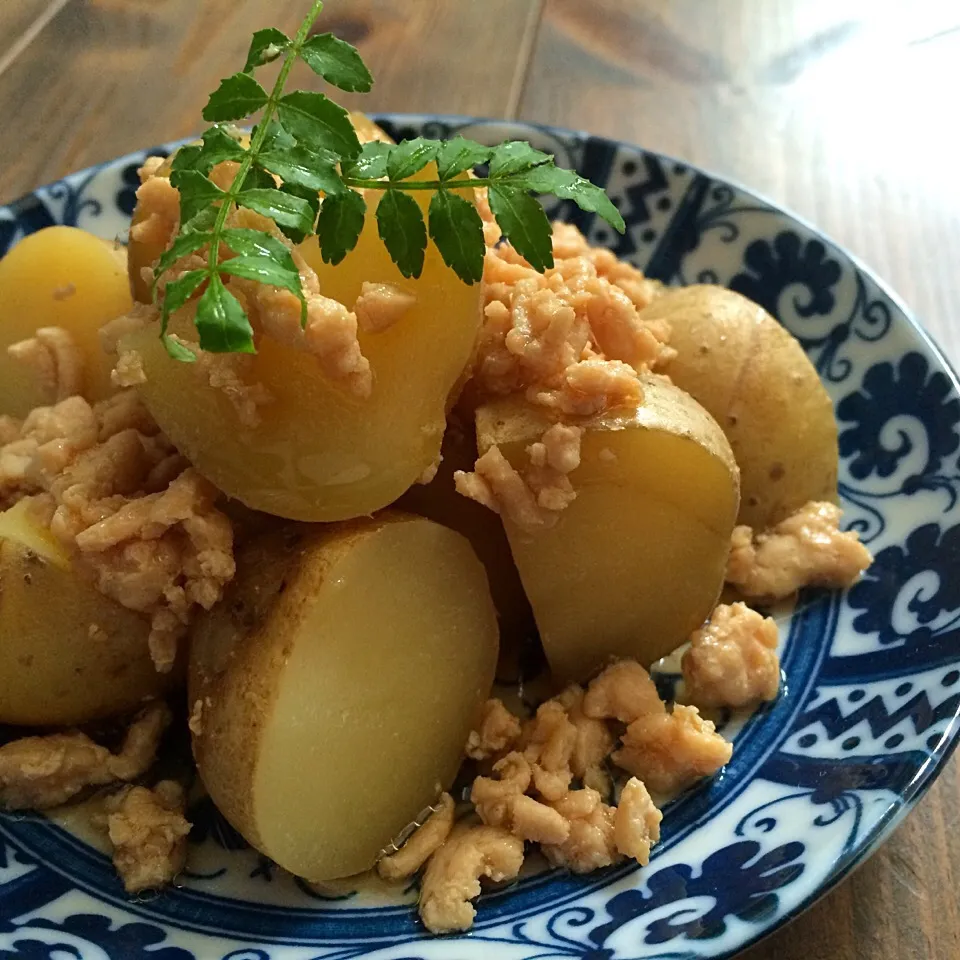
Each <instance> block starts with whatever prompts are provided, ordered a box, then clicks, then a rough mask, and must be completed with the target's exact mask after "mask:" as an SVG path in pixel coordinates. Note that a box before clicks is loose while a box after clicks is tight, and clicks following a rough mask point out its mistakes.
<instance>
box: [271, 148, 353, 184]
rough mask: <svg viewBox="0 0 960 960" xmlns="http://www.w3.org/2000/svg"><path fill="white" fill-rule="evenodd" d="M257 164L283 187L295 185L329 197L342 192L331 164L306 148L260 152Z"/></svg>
mask: <svg viewBox="0 0 960 960" xmlns="http://www.w3.org/2000/svg"><path fill="white" fill-rule="evenodd" d="M257 161H258V163H260V164H262V165H263V166H264V167H265V168H266V169H267V170H269V171H270V172H271V173H275V174H276V175H277V176H278V177H280V178H281V179H282V180H283V181H284V182H285V183H296V184H297V185H298V186H301V187H305V188H306V189H308V190H313V191H323V192H324V193H329V194H333V193H342V192H343V191H344V190H345V189H346V187H344V185H343V181H342V180H341V179H340V175H339V174H338V173H337V168H336V163H335V161H333V160H332V159H329V158H328V157H323V156H320V155H318V154H315V153H312V152H311V151H310V150H307V149H306V147H302V146H299V145H298V146H293V147H279V146H278V147H276V148H275V149H273V150H261V151H260V156H259V157H258V158H257Z"/></svg>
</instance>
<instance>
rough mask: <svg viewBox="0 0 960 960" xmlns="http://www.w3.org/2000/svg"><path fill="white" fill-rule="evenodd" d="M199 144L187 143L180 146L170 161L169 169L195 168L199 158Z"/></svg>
mask: <svg viewBox="0 0 960 960" xmlns="http://www.w3.org/2000/svg"><path fill="white" fill-rule="evenodd" d="M200 150H201V147H200V144H199V143H188V144H187V145H186V146H184V147H181V148H180V149H179V150H178V151H177V152H176V153H175V154H174V155H173V160H171V161H170V171H171V172H173V171H174V170H196V169H197V161H198V160H199V159H200Z"/></svg>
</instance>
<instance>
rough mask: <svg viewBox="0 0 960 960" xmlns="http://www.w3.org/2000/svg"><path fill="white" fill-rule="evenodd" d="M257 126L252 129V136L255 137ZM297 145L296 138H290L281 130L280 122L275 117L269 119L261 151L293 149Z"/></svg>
mask: <svg viewBox="0 0 960 960" xmlns="http://www.w3.org/2000/svg"><path fill="white" fill-rule="evenodd" d="M258 130H259V125H258V126H256V127H254V128H253V135H254V136H256V135H257V131H258ZM296 145H297V140H296V137H291V136H290V134H289V133H287V131H286V130H284V129H283V126H282V125H281V123H280V121H279V120H278V119H277V118H276V117H271V118H270V120H269V121H268V122H267V132H266V135H265V136H264V138H263V146H262V147H261V149H262V150H276V149H278V148H286V147H295V146H296Z"/></svg>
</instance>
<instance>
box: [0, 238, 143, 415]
mask: <svg viewBox="0 0 960 960" xmlns="http://www.w3.org/2000/svg"><path fill="white" fill-rule="evenodd" d="M130 305H131V299H130V292H129V290H128V289H127V278H126V274H125V269H124V263H123V260H122V259H121V258H119V257H118V256H117V254H116V252H115V251H114V250H113V249H112V246H111V245H110V244H107V243H104V241H103V240H101V239H99V238H98V237H95V236H93V235H92V234H90V233H86V232H85V231H84V230H78V229H77V228H76V227H47V228H46V229H44V230H40V231H38V232H37V233H33V234H30V236H28V237H25V238H24V239H23V240H21V241H20V243H18V244H17V245H16V246H15V247H14V248H13V249H12V250H11V251H10V252H9V253H8V254H7V255H6V256H5V257H4V258H3V259H2V260H0V414H9V415H10V416H15V417H24V416H26V415H27V413H29V412H30V410H32V409H33V408H34V407H37V406H42V405H46V404H49V403H52V402H54V401H55V400H56V399H57V398H56V397H55V396H51V395H49V393H47V391H45V390H44V387H43V384H42V383H41V382H40V379H39V378H38V376H37V374H36V373H35V372H34V371H33V370H32V369H30V368H29V367H28V366H26V365H25V364H24V363H22V362H20V361H18V360H14V359H13V358H12V357H10V356H8V354H7V347H9V346H10V345H11V344H13V343H16V342H18V341H20V340H26V339H28V338H30V337H32V336H33V335H34V333H35V332H36V331H37V330H38V329H39V328H40V327H62V328H63V329H64V330H66V331H67V332H68V333H70V334H71V336H72V337H73V339H74V341H75V342H76V344H77V346H78V347H79V349H80V351H81V353H82V355H83V361H84V378H83V390H82V392H83V395H84V396H85V397H86V398H87V399H88V400H91V401H96V400H101V399H103V398H104V397H105V396H107V395H108V394H109V393H110V391H111V389H112V388H111V385H110V370H111V367H112V363H111V361H110V358H109V357H107V356H106V354H104V352H103V350H102V349H101V347H100V341H99V338H98V330H99V329H100V327H101V326H102V325H103V324H104V323H106V322H107V321H108V320H112V319H113V318H114V317H118V316H120V314H122V313H125V312H126V311H127V310H129V309H130Z"/></svg>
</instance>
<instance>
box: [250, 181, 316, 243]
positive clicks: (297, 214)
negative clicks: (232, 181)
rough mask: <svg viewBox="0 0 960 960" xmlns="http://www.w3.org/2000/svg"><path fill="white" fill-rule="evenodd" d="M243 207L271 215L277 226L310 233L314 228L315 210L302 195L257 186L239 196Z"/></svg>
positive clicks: (267, 215)
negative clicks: (296, 195)
mask: <svg viewBox="0 0 960 960" xmlns="http://www.w3.org/2000/svg"><path fill="white" fill-rule="evenodd" d="M237 203H238V204H239V205H240V206H241V207H246V208H247V209H248V210H253V211H254V212H255V213H259V214H262V215H263V216H264V217H269V218H270V219H271V220H273V221H274V223H276V224H277V226H280V227H293V228H294V229H295V230H301V231H303V232H304V233H308V232H309V231H310V230H312V229H313V211H312V210H311V209H310V204H309V203H307V201H306V200H302V199H301V198H300V197H295V196H291V195H290V194H289V193H287V192H284V191H282V190H270V189H267V188H265V187H255V188H254V189H253V190H246V191H244V192H243V193H241V194H240V195H239V196H238V197H237Z"/></svg>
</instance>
